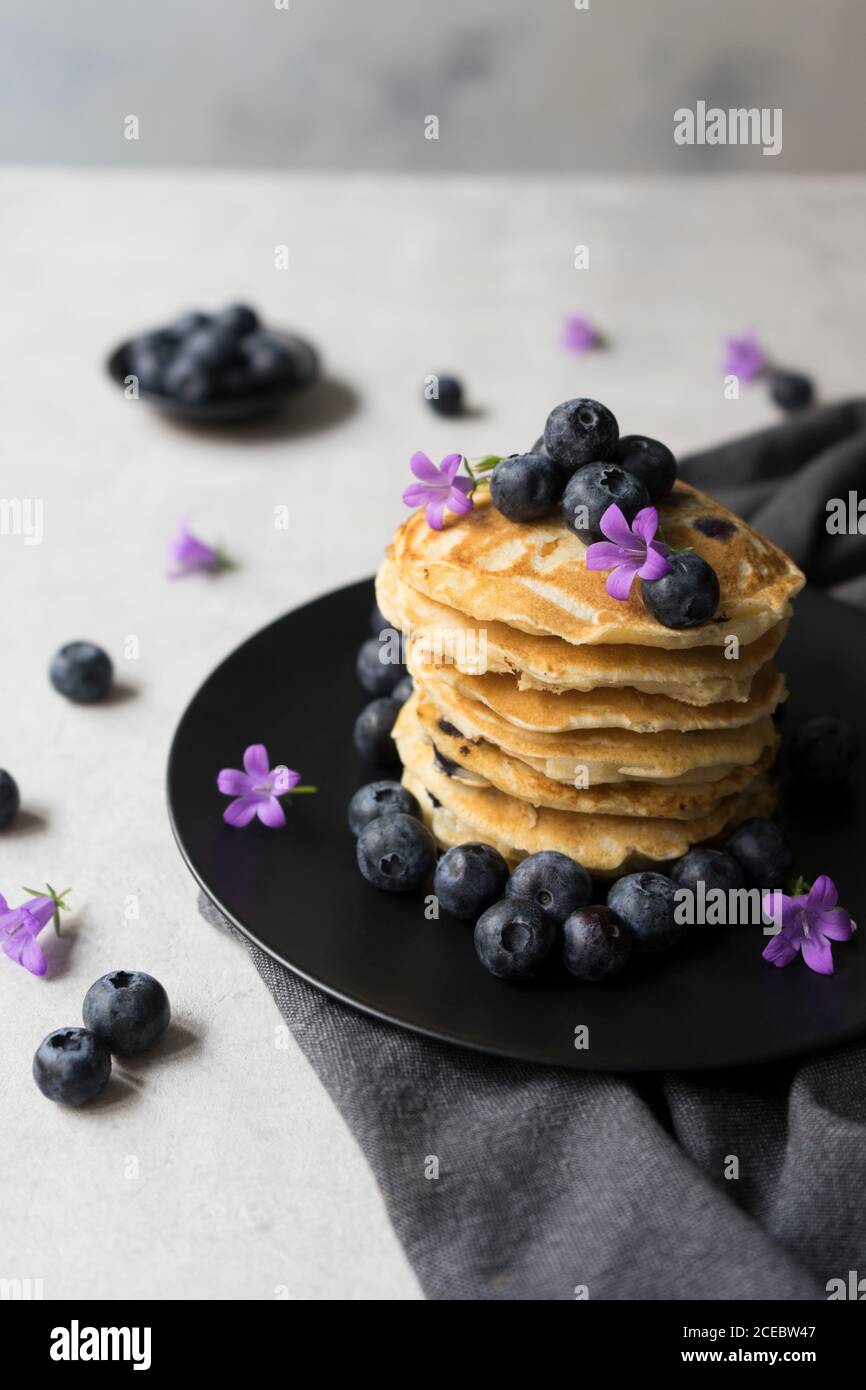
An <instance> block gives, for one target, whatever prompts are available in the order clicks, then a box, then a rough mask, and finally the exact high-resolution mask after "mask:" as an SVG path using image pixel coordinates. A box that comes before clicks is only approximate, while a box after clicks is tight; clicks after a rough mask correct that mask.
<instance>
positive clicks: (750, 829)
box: [725, 816, 793, 888]
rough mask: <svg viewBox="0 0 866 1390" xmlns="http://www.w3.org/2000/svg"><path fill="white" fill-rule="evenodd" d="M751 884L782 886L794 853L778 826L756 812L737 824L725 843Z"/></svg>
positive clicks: (762, 886) (754, 886)
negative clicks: (751, 817) (740, 823)
mask: <svg viewBox="0 0 866 1390" xmlns="http://www.w3.org/2000/svg"><path fill="white" fill-rule="evenodd" d="M725 850H726V851H727V853H728V854H730V855H732V856H733V858H734V859H736V861H737V863H738V864H739V866H740V868H741V869H742V871H743V874H744V876H745V879H746V883H747V884H748V886H749V887H750V888H781V887H782V886H783V884H784V881H785V877H786V875H787V874H788V871H789V869H790V868H791V863H792V860H793V855H792V854H791V847H790V845H789V844H788V841H787V839H786V838H785V834H784V832H783V830H782V828H781V826H779V825H777V824H776V822H775V821H773V820H766V819H765V818H764V817H761V816H756V817H755V818H754V819H753V820H747V821H744V822H743V824H742V825H740V826H738V827H737V829H736V830H735V831H734V833H733V835H731V837H730V839H729V840H728V841H727V843H726V844H725Z"/></svg>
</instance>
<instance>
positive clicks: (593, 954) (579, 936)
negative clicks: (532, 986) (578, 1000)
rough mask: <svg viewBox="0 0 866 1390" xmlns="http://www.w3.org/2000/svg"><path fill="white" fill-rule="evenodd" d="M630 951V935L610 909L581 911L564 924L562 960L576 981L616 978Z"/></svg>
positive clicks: (590, 908) (599, 907)
mask: <svg viewBox="0 0 866 1390" xmlns="http://www.w3.org/2000/svg"><path fill="white" fill-rule="evenodd" d="M631 951H632V936H631V932H630V931H629V929H628V927H627V926H626V925H625V924H624V923H623V922H621V921H620V920H619V918H618V917H617V916H616V914H615V913H613V912H611V910H610V908H609V907H602V906H600V905H598V904H594V905H593V906H592V907H580V908H578V909H577V911H576V912H572V913H571V915H570V916H569V917H566V919H565V922H564V923H563V928H562V958H563V960H564V962H565V966H566V969H567V970H570V971H571V973H572V975H576V976H577V978H578V979H579V980H606V979H607V978H608V976H609V975H616V974H617V972H618V971H620V970H622V968H623V966H624V965H625V964H626V962H627V961H628V959H629V956H630V955H631Z"/></svg>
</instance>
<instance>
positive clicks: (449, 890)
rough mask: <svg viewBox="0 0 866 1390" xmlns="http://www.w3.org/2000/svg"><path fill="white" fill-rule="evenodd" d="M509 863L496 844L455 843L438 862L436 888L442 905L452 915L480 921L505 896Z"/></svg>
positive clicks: (435, 878) (434, 882)
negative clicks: (487, 910) (479, 918)
mask: <svg viewBox="0 0 866 1390" xmlns="http://www.w3.org/2000/svg"><path fill="white" fill-rule="evenodd" d="M507 881H508V865H507V864H506V862H505V860H504V859H503V858H502V855H501V854H500V853H499V850H498V849H494V848H493V846H492V845H482V844H466V845H455V846H454V848H453V849H449V850H448V851H447V852H446V853H445V854H443V856H442V858H441V859H440V860H439V863H438V864H437V865H436V874H435V877H434V879H433V891H434V893H435V894H436V896H437V898H438V899H439V905H440V907H444V909H445V911H446V912H450V913H451V915H452V917H462V918H464V919H465V920H466V921H469V920H470V919H471V920H474V921H477V919H478V917H479V916H480V914H481V913H482V912H483V911H484V909H485V908H487V907H489V906H490V904H491V903H494V902H496V900H497V899H498V898H501V897H502V894H503V893H504V891H505V885H506V883H507Z"/></svg>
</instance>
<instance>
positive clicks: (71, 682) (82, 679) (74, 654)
mask: <svg viewBox="0 0 866 1390" xmlns="http://www.w3.org/2000/svg"><path fill="white" fill-rule="evenodd" d="M113 674H114V671H113V667H112V664H111V658H110V657H109V655H108V653H107V652H104V651H103V650H102V648H101V647H97V646H96V645H95V644H94V643H93V642H67V643H66V645H65V646H64V647H61V648H60V651H59V652H56V653H55V655H54V656H53V658H52V660H51V666H50V669H49V676H50V678H51V684H52V685H53V686H54V689H55V690H59V691H60V694H61V695H65V696H66V698H67V700H74V701H75V702H76V704H81V705H90V704H93V703H94V702H95V701H97V700H104V699H105V696H106V695H107V694H108V692H109V690H110V689H111V681H112V677H113Z"/></svg>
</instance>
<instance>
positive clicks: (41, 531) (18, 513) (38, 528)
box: [0, 497, 45, 545]
mask: <svg viewBox="0 0 866 1390" xmlns="http://www.w3.org/2000/svg"><path fill="white" fill-rule="evenodd" d="M0 536H20V537H21V538H22V539H23V541H24V544H25V545H41V544H42V541H43V539H44V537H45V503H44V502H43V500H42V498H41V497H0Z"/></svg>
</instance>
